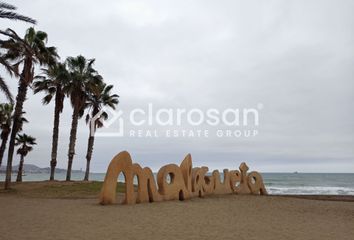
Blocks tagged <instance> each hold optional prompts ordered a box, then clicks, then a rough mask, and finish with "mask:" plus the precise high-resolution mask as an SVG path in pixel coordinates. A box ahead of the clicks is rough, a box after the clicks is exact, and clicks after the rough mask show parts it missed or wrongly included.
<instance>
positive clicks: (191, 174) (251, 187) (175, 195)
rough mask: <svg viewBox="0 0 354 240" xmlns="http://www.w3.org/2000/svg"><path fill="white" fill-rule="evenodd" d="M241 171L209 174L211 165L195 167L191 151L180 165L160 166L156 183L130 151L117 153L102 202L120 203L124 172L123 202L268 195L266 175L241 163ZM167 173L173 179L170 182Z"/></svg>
mask: <svg viewBox="0 0 354 240" xmlns="http://www.w3.org/2000/svg"><path fill="white" fill-rule="evenodd" d="M239 170H240V171H238V170H232V171H229V170H228V169H224V177H223V181H221V178H220V173H219V171H217V170H214V171H213V172H212V174H211V175H207V173H208V171H209V169H208V168H207V167H195V168H193V167H192V157H191V155H190V154H188V155H187V156H186V157H185V159H184V160H183V161H182V163H181V165H180V166H178V165H176V164H168V165H166V166H163V167H162V168H160V170H159V171H158V173H157V178H156V181H157V185H156V181H155V178H154V174H153V173H152V171H151V169H150V168H148V167H145V168H142V167H141V166H140V165H139V164H136V163H134V164H133V162H132V159H131V157H130V154H129V153H128V152H126V151H124V152H121V153H119V154H118V155H116V156H115V157H114V158H113V159H112V161H111V162H110V164H109V166H108V169H107V173H106V177H105V180H104V183H103V186H102V190H101V194H100V199H99V202H100V204H102V205H107V204H114V203H117V199H116V195H117V194H116V187H117V179H118V176H119V174H120V173H123V175H124V178H125V197H124V199H123V201H122V203H123V204H135V203H144V202H160V201H168V200H178V199H179V200H185V199H189V198H191V197H203V196H205V195H210V194H231V193H234V194H260V195H266V194H267V191H266V189H265V187H264V184H263V179H262V176H261V175H260V174H259V173H258V172H250V173H249V174H248V173H247V171H248V166H247V165H246V163H241V165H240V167H239ZM134 176H137V179H138V183H137V184H138V185H137V193H135V192H134V181H133V179H134ZM167 176H169V178H170V181H167ZM157 186H158V187H157Z"/></svg>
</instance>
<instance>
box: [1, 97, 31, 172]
mask: <svg viewBox="0 0 354 240" xmlns="http://www.w3.org/2000/svg"><path fill="white" fill-rule="evenodd" d="M12 112H13V105H12V104H9V103H2V104H0V128H1V135H0V138H1V145H0V167H1V163H2V159H3V156H4V152H5V149H6V144H7V140H8V138H9V134H10V132H11V124H12ZM22 114H25V112H23V113H22ZM26 122H28V121H27V119H26V118H24V117H21V119H20V124H19V131H22V125H23V123H26Z"/></svg>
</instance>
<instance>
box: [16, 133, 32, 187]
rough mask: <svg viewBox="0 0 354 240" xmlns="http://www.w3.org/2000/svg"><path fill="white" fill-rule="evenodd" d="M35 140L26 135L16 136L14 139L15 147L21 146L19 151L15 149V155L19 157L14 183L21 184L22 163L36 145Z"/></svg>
mask: <svg viewBox="0 0 354 240" xmlns="http://www.w3.org/2000/svg"><path fill="white" fill-rule="evenodd" d="M36 144H37V143H36V139H35V138H34V137H32V136H29V135H27V134H25V133H24V134H22V135H21V134H18V135H17V137H16V143H15V145H16V146H19V145H21V147H20V148H19V149H17V154H19V155H20V156H21V160H20V164H19V166H18V172H17V179H16V182H22V173H23V162H24V160H25V157H26V156H27V154H28V153H29V152H30V151H32V150H33V147H32V146H33V145H36Z"/></svg>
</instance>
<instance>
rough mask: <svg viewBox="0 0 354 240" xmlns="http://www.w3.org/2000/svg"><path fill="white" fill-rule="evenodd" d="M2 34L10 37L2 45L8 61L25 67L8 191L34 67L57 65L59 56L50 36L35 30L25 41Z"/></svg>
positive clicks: (10, 153) (10, 32)
mask: <svg viewBox="0 0 354 240" xmlns="http://www.w3.org/2000/svg"><path fill="white" fill-rule="evenodd" d="M0 33H1V34H3V35H5V36H8V37H9V39H8V40H6V41H2V42H1V44H0V47H1V48H4V49H6V50H7V52H6V53H5V56H6V59H11V60H12V61H13V62H14V65H13V66H14V68H15V69H18V68H19V66H20V65H22V66H23V68H22V72H21V75H20V78H19V87H18V93H17V96H16V106H15V113H14V118H13V125H12V131H11V136H10V143H9V151H8V159H7V168H6V179H5V189H8V188H9V187H10V184H11V172H12V160H13V154H14V148H15V138H16V135H17V133H18V131H19V124H20V119H21V116H22V113H23V111H22V109H23V103H24V101H25V100H26V95H27V89H28V86H30V85H31V83H32V81H33V78H34V76H33V75H34V67H35V65H37V64H39V65H49V66H50V65H53V64H55V63H56V59H57V57H58V55H57V53H56V48H55V47H47V46H46V41H47V39H48V36H47V34H46V33H45V32H42V31H35V30H34V28H29V29H28V30H27V32H26V35H25V37H24V39H22V38H20V37H19V36H18V35H17V34H16V32H14V31H13V30H11V29H7V30H6V31H0Z"/></svg>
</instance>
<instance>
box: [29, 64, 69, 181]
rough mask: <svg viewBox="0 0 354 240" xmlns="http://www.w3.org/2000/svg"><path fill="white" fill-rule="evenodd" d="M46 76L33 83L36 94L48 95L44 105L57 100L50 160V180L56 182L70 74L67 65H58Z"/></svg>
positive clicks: (45, 72)
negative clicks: (56, 168) (61, 129)
mask: <svg viewBox="0 0 354 240" xmlns="http://www.w3.org/2000/svg"><path fill="white" fill-rule="evenodd" d="M43 72H44V76H39V77H36V78H37V79H39V80H38V81H35V82H34V83H33V86H34V93H35V94H36V93H38V92H44V93H45V94H46V95H45V96H44V98H43V99H42V103H43V104H49V103H50V102H51V100H52V99H53V97H54V98H55V100H54V101H55V107H54V126H53V135H52V153H51V160H50V178H49V180H54V174H55V167H56V165H57V152H58V139H59V121H60V114H61V113H62V111H63V107H64V97H65V94H64V86H65V85H66V84H67V83H68V81H69V73H68V71H67V69H66V64H65V63H57V64H55V65H53V66H50V67H49V68H47V69H43Z"/></svg>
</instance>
